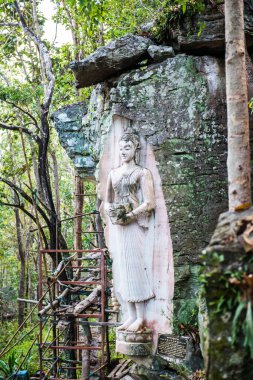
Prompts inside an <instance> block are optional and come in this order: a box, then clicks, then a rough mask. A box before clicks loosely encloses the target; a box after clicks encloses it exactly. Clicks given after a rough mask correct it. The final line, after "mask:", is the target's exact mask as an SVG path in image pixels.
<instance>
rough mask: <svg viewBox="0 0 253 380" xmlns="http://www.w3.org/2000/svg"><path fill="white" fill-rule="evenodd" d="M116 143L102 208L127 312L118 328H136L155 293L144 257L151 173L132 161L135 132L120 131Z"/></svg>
mask: <svg viewBox="0 0 253 380" xmlns="http://www.w3.org/2000/svg"><path fill="white" fill-rule="evenodd" d="M119 145H120V157H121V160H122V165H121V166H120V167H118V168H116V169H112V170H111V171H110V173H109V176H108V181H107V194H106V200H105V210H106V212H107V214H108V215H109V217H110V220H111V222H112V223H113V224H114V225H115V231H116V236H115V239H116V240H117V252H116V254H117V263H118V265H117V268H116V269H115V270H117V271H118V273H117V277H118V279H119V283H118V284H117V286H118V289H116V293H118V294H120V297H121V298H122V299H123V300H124V301H125V302H126V305H127V311H128V318H127V320H126V321H125V323H124V324H123V325H122V326H120V327H119V328H118V329H119V330H127V331H140V330H142V329H143V328H144V321H145V315H144V310H145V307H144V305H145V301H148V300H149V299H151V298H153V297H154V296H155V295H154V293H153V289H152V281H151V279H150V275H149V271H148V268H147V265H146V258H145V254H146V253H147V249H146V247H147V245H148V243H149V242H148V241H147V239H149V235H150V234H149V231H148V230H149V228H150V225H151V224H152V223H150V221H151V219H152V218H153V219H154V215H153V214H154V209H155V196H154V185H153V178H152V174H151V172H150V171H149V170H148V169H146V168H144V167H142V166H139V165H138V164H137V163H136V155H137V150H138V149H139V139H138V137H137V135H135V134H133V133H125V134H123V136H122V137H121V139H120V142H119ZM151 235H152V234H151ZM150 243H151V242H150ZM151 244H152V243H151ZM149 250H150V247H149Z"/></svg>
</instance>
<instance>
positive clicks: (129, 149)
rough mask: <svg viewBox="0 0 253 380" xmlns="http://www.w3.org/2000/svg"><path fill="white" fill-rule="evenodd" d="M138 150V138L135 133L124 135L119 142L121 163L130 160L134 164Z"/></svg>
mask: <svg viewBox="0 0 253 380" xmlns="http://www.w3.org/2000/svg"><path fill="white" fill-rule="evenodd" d="M139 148H140V141H139V136H138V135H137V134H135V133H124V134H123V135H122V136H121V138H120V140H119V149H120V157H121V159H122V161H123V162H129V161H131V160H132V159H134V161H135V162H136V154H137V150H138V149H139Z"/></svg>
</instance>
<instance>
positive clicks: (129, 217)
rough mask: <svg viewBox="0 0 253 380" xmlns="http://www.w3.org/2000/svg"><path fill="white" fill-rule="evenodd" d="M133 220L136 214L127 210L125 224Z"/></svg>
mask: <svg viewBox="0 0 253 380" xmlns="http://www.w3.org/2000/svg"><path fill="white" fill-rule="evenodd" d="M134 220H136V215H134V213H133V212H132V211H131V212H128V213H127V214H126V224H129V223H131V222H133V221H134Z"/></svg>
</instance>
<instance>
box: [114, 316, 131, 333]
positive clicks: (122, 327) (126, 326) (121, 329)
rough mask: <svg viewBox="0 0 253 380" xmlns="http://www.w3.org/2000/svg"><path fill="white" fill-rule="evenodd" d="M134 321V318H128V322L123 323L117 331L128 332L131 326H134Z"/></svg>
mask: <svg viewBox="0 0 253 380" xmlns="http://www.w3.org/2000/svg"><path fill="white" fill-rule="evenodd" d="M134 321H135V319H134V318H128V319H127V320H126V322H125V323H123V325H121V326H119V327H117V330H118V331H123V330H128V327H129V326H130V325H132V324H133V322H134Z"/></svg>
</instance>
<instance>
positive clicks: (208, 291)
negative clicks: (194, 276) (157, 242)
mask: <svg viewBox="0 0 253 380" xmlns="http://www.w3.org/2000/svg"><path fill="white" fill-rule="evenodd" d="M252 215H253V208H251V209H248V210H246V211H243V212H226V213H224V214H222V215H221V216H220V218H219V222H218V225H217V227H216V229H215V231H214V234H213V236H212V239H211V242H210V245H209V246H208V248H207V249H206V250H205V251H204V255H203V257H204V258H203V265H204V275H205V276H206V281H205V300H206V307H207V313H202V315H204V319H205V321H204V323H203V324H202V326H203V328H202V329H201V331H200V332H201V336H202V338H203V343H204V344H203V349H204V357H205V358H206V359H208V360H206V367H207V378H208V379H209V380H223V379H243V380H251V379H252V378H253V359H252V358H250V354H249V349H248V348H246V347H245V345H244V342H245V335H244V334H247V330H246V329H243V328H242V322H243V321H244V320H245V318H246V305H245V307H244V308H243V310H242V311H241V314H240V318H238V320H237V323H236V325H237V330H238V331H237V334H236V339H235V341H234V342H233V338H232V335H233V320H234V317H235V313H236V309H237V307H238V304H239V302H240V299H241V300H242V298H241V297H242V296H243V297H244V298H243V299H245V300H247V301H249V299H247V297H246V296H245V289H246V288H244V287H243V286H236V285H233V283H231V281H230V280H231V279H235V277H236V278H237V279H240V274H241V276H242V273H244V274H249V273H252V269H253V267H252V253H250V254H249V253H246V252H245V249H244V247H243V244H242V241H243V233H244V232H245V230H246V228H247V226H248V225H250V226H251V220H252ZM247 218H249V221H247ZM238 258H239V259H238ZM242 281H243V277H242V278H241V284H242ZM244 286H245V285H244ZM243 289H244V292H243ZM248 290H249V289H248ZM249 294H250V293H248V297H249ZM222 300H223V301H222ZM221 302H222V303H221ZM250 302H252V300H250ZM250 307H251V308H252V306H250ZM248 338H249V337H248ZM249 339H250V338H249ZM224 355H226V357H225V358H224Z"/></svg>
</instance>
